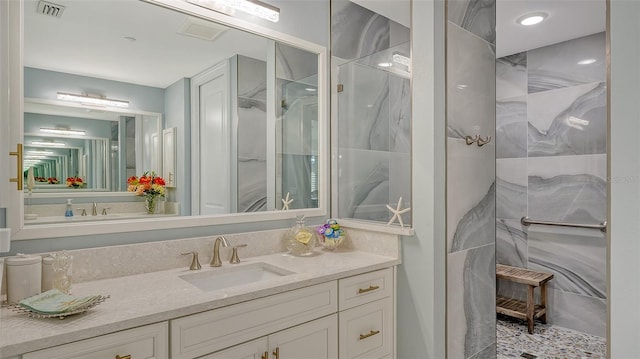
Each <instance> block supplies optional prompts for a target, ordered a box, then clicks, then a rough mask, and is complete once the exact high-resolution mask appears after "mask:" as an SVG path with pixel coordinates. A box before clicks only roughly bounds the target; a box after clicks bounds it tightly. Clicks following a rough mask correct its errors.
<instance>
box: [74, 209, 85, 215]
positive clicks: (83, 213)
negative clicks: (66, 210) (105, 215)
mask: <svg viewBox="0 0 640 359" xmlns="http://www.w3.org/2000/svg"><path fill="white" fill-rule="evenodd" d="M76 209H77V210H78V211H82V214H80V215H81V216H86V215H87V209H86V208H76Z"/></svg>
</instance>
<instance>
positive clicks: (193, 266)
mask: <svg viewBox="0 0 640 359" xmlns="http://www.w3.org/2000/svg"><path fill="white" fill-rule="evenodd" d="M180 254H182V255H183V256H186V255H189V254H193V258H192V259H191V265H190V266H189V270H198V269H200V268H202V266H201V265H200V261H199V260H198V252H196V251H191V252H182V253H180Z"/></svg>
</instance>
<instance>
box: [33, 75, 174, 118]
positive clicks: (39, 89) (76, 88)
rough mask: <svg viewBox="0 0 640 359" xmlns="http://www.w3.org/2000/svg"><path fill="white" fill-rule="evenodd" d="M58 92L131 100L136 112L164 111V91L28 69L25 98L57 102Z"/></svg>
mask: <svg viewBox="0 0 640 359" xmlns="http://www.w3.org/2000/svg"><path fill="white" fill-rule="evenodd" d="M58 92H68V93H74V94H82V93H93V94H99V95H103V96H106V97H108V98H113V99H117V100H127V101H129V108H130V109H132V110H140V111H149V112H163V110H164V90H163V89H160V88H156V87H149V86H140V85H134V84H129V83H125V82H118V81H111V80H102V79H96V78H93V77H86V76H78V75H70V74H65V73H61V72H54V71H47V70H40V69H34V68H30V67H25V68H24V97H32V98H39V99H49V100H56V99H57V94H58Z"/></svg>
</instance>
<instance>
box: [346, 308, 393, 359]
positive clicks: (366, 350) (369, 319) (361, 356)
mask: <svg viewBox="0 0 640 359" xmlns="http://www.w3.org/2000/svg"><path fill="white" fill-rule="evenodd" d="M392 311H393V301H392V298H391V297H387V298H384V299H380V300H377V301H375V302H371V303H368V304H365V305H361V306H359V307H355V308H351V309H348V310H345V311H343V312H340V313H339V314H338V316H339V320H338V322H339V329H338V330H339V332H340V341H339V344H338V346H339V352H340V358H341V359H355V358H358V359H365V358H366V359H375V358H384V357H387V356H390V355H391V351H392V348H393V322H392V321H393V315H392Z"/></svg>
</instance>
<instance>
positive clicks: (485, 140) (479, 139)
mask: <svg viewBox="0 0 640 359" xmlns="http://www.w3.org/2000/svg"><path fill="white" fill-rule="evenodd" d="M489 142H491V136H487V138H485V139H484V140H483V139H482V137H480V135H478V141H477V143H478V147H482V146H484V145H486V144H487V143H489Z"/></svg>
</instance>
